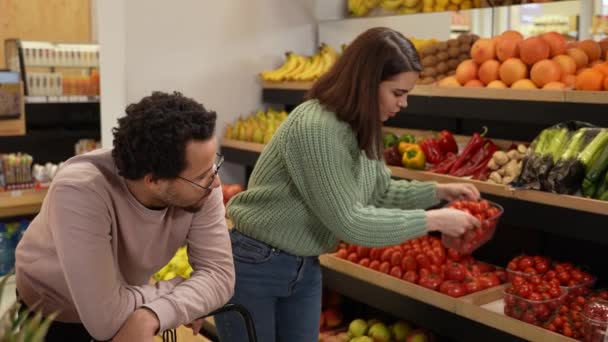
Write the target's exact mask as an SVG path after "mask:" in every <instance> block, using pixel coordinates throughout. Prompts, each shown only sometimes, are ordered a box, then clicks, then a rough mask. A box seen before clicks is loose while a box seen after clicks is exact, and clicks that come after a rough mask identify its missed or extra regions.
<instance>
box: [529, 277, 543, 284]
mask: <svg viewBox="0 0 608 342" xmlns="http://www.w3.org/2000/svg"><path fill="white" fill-rule="evenodd" d="M528 282H529V283H530V284H532V285H539V284H540V282H541V279H540V277H539V276H537V275H533V276H531V277H530V278H528Z"/></svg>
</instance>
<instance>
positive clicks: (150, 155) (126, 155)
mask: <svg viewBox="0 0 608 342" xmlns="http://www.w3.org/2000/svg"><path fill="white" fill-rule="evenodd" d="M126 113H127V115H126V116H124V117H122V118H120V119H118V127H115V128H114V129H113V130H112V133H113V135H114V150H113V151H112V158H114V162H115V163H116V166H117V167H118V171H119V174H120V175H121V176H123V177H125V178H127V179H132V180H137V179H141V178H142V177H143V176H145V175H146V174H148V173H151V174H152V175H154V177H156V178H165V179H170V178H175V177H177V176H178V175H179V173H180V172H182V171H183V170H184V169H185V168H186V157H185V154H186V153H185V150H186V143H187V142H188V141H190V140H203V141H204V140H208V139H210V138H211V137H212V136H213V134H214V131H215V120H216V118H217V114H216V113H215V112H214V111H207V110H206V109H205V107H204V106H203V105H201V104H200V103H198V102H196V101H194V100H193V99H190V98H187V97H185V96H183V95H182V94H181V93H179V92H174V93H173V94H167V93H163V92H153V93H152V95H151V96H147V97H144V98H143V99H142V100H141V101H139V102H138V103H134V104H130V105H129V106H128V107H127V109H126Z"/></svg>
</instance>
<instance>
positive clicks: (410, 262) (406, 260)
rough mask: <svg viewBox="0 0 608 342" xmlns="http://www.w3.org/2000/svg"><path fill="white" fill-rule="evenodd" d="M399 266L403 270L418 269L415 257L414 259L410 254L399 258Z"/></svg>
mask: <svg viewBox="0 0 608 342" xmlns="http://www.w3.org/2000/svg"><path fill="white" fill-rule="evenodd" d="M401 268H402V269H403V270H404V271H406V272H407V271H416V270H417V269H418V264H417V263H416V259H414V257H413V256H411V255H406V256H404V257H403V259H402V260H401Z"/></svg>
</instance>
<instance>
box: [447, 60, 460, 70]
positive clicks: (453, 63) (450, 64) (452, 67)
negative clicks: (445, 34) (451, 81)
mask: <svg viewBox="0 0 608 342" xmlns="http://www.w3.org/2000/svg"><path fill="white" fill-rule="evenodd" d="M446 64H447V65H448V69H449V70H456V67H458V64H460V61H458V59H450V60H448V61H447V62H446Z"/></svg>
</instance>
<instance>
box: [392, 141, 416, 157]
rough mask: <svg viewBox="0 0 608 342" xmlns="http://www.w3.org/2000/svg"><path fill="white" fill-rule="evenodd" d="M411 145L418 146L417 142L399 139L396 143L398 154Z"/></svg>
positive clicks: (401, 153)
mask: <svg viewBox="0 0 608 342" xmlns="http://www.w3.org/2000/svg"><path fill="white" fill-rule="evenodd" d="M412 145H416V146H418V145H417V144H414V143H410V142H407V141H401V142H400V143H399V145H397V149H398V150H399V154H400V155H403V154H404V153H405V151H407V150H408V149H409V148H410V147H412Z"/></svg>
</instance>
